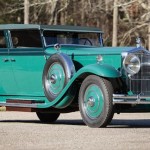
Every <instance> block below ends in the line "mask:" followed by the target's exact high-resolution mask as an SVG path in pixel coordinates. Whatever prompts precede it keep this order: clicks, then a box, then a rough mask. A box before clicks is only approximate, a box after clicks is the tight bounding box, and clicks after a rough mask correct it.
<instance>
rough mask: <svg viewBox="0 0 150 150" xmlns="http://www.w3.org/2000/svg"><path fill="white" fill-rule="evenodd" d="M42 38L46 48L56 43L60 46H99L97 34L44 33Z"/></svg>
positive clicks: (98, 35)
mask: <svg viewBox="0 0 150 150" xmlns="http://www.w3.org/2000/svg"><path fill="white" fill-rule="evenodd" d="M43 36H44V41H45V45H46V46H51V45H54V44H56V43H59V44H61V45H83V46H85V45H86V46H96V47H99V46H100V42H99V37H100V34H99V33H88V32H68V31H66V32H60V31H44V32H43Z"/></svg>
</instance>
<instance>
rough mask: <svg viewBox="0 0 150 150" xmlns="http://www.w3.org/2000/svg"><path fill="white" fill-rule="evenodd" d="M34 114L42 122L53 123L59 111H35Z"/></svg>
mask: <svg viewBox="0 0 150 150" xmlns="http://www.w3.org/2000/svg"><path fill="white" fill-rule="evenodd" d="M36 114H37V116H38V118H39V119H40V121H41V122H43V123H53V122H55V121H56V120H57V119H58V117H59V115H60V113H44V112H36Z"/></svg>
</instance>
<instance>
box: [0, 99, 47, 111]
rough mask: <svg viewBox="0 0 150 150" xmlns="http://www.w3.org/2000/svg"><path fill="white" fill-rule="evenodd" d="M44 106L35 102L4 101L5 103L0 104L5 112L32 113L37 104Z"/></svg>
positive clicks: (39, 102)
mask: <svg viewBox="0 0 150 150" xmlns="http://www.w3.org/2000/svg"><path fill="white" fill-rule="evenodd" d="M42 103H43V104H44V101H36V100H6V103H0V106H5V107H6V111H24V112H33V111H34V110H35V109H36V108H37V107H38V104H42Z"/></svg>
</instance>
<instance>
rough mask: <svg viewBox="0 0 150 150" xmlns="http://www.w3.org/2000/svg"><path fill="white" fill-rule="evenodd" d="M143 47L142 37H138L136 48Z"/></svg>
mask: <svg viewBox="0 0 150 150" xmlns="http://www.w3.org/2000/svg"><path fill="white" fill-rule="evenodd" d="M141 46H142V43H141V38H140V37H137V38H136V47H137V48H139V47H141Z"/></svg>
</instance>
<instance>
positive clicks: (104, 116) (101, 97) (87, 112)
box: [79, 75, 113, 128]
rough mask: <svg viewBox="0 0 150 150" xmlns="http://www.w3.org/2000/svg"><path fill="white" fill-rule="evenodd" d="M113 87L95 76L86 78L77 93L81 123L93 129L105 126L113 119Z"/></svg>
mask: <svg viewBox="0 0 150 150" xmlns="http://www.w3.org/2000/svg"><path fill="white" fill-rule="evenodd" d="M112 94H113V87H112V85H111V83H110V82H109V81H108V80H106V79H104V78H101V77H98V76H96V75H90V76H88V77H87V78H86V79H85V80H84V81H83V83H82V85H81V88H80V92H79V109H80V113H81V116H82V118H83V121H84V122H85V124H86V125H88V126H89V127H93V128H98V127H105V126H107V125H108V124H109V123H110V121H111V120H112V117H113V104H112Z"/></svg>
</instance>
